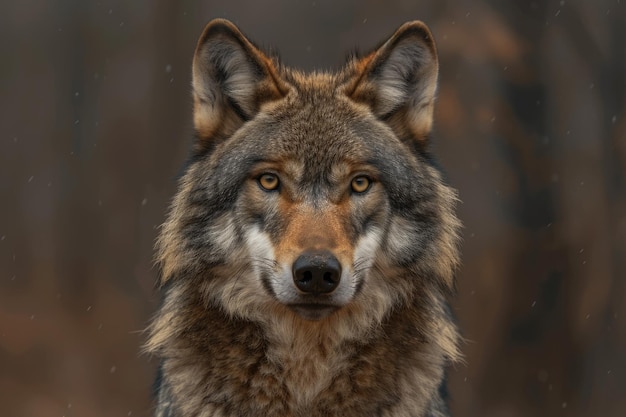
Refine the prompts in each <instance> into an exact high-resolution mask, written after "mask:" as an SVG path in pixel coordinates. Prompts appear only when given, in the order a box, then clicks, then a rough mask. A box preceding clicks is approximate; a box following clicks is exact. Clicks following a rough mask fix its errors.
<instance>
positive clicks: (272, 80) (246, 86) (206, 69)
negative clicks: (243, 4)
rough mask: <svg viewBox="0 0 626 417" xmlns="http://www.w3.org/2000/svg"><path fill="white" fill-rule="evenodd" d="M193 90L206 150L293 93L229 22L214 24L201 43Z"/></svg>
mask: <svg viewBox="0 0 626 417" xmlns="http://www.w3.org/2000/svg"><path fill="white" fill-rule="evenodd" d="M192 87H193V100H194V125H195V128H196V133H197V136H198V137H199V139H200V142H201V143H200V145H208V143H207V142H213V141H215V140H216V139H219V138H220V137H228V136H230V135H231V134H232V133H233V132H234V131H235V130H237V129H238V128H239V127H240V126H241V125H242V124H243V123H244V122H245V121H247V120H250V119H251V118H253V117H254V116H255V115H256V113H257V112H258V111H259V108H260V107H261V105H262V104H263V103H265V102H269V101H273V100H278V99H280V98H282V97H284V96H285V95H286V94H287V91H288V87H287V85H286V83H285V82H284V81H283V80H281V78H280V77H279V75H278V70H277V67H276V64H275V63H274V62H273V60H272V59H271V58H269V57H268V56H266V55H265V54H264V53H263V52H262V51H260V50H259V49H258V48H257V47H256V46H254V45H253V44H252V43H251V42H250V41H249V40H248V39H247V38H246V37H245V36H244V35H243V34H242V33H241V32H240V31H239V29H238V28H237V27H236V26H235V25H234V24H233V23H231V22H229V21H228V20H225V19H215V20H212V21H211V22H209V23H208V24H207V25H206V27H205V28H204V31H203V33H202V35H201V36H200V39H199V40H198V44H197V46H196V51H195V54H194V58H193V67H192Z"/></svg>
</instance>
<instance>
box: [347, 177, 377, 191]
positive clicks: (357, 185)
mask: <svg viewBox="0 0 626 417" xmlns="http://www.w3.org/2000/svg"><path fill="white" fill-rule="evenodd" d="M371 184H372V182H371V181H370V179H369V178H367V177H366V176H363V175H360V176H358V177H354V178H353V179H352V183H351V184H350V186H351V187H352V191H354V192H355V193H359V194H360V193H364V192H366V191H367V190H369V188H370V185H371Z"/></svg>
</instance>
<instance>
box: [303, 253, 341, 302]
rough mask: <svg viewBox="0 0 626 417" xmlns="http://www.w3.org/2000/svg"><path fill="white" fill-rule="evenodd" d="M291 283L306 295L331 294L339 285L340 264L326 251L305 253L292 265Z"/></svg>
mask: <svg viewBox="0 0 626 417" xmlns="http://www.w3.org/2000/svg"><path fill="white" fill-rule="evenodd" d="M292 272H293V281H294V283H295V284H296V287H297V288H298V289H299V290H300V291H302V292H304V293H307V294H312V295H318V294H328V293H331V292H333V291H334V290H335V288H337V286H338V285H339V280H340V279H341V264H340V263H339V261H338V260H337V258H335V256H334V255H333V254H332V253H330V252H328V251H307V252H304V253H303V254H302V255H300V256H299V257H298V259H296V261H295V262H294V263H293V269H292Z"/></svg>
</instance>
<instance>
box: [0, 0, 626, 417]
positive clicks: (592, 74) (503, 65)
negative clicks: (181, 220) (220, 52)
mask: <svg viewBox="0 0 626 417" xmlns="http://www.w3.org/2000/svg"><path fill="white" fill-rule="evenodd" d="M625 3H626V1H624V0H597V1H593V2H592V1H582V0H580V1H570V0H567V1H565V0H561V1H558V0H554V1H552V0H551V1H539V0H537V1H533V0H526V1H496V0H485V1H479V0H476V1H464V0H387V1H385V2H383V1H373V0H367V1H357V0H347V1H341V2H338V1H335V2H333V1H331V0H306V1H289V0H272V1H255V0H248V1H228V2H226V1H222V2H217V1H209V0H206V1H191V0H184V1H176V2H175V1H169V2H168V1H162V0H159V1H155V0H134V1H132V2H131V1H122V0H112V1H85V0H73V1H72V0H47V1H44V0H22V1H19V2H18V1H3V2H1V3H0V37H1V38H2V42H0V56H1V59H0V106H1V111H0V192H1V194H0V415H1V416H8V417H9V416H10V417H22V416H25V417H26V416H32V417H47V416H51V417H52V416H55V417H61V416H67V417H70V416H86V417H89V416H104V417H109V416H111V417H112V416H148V415H150V414H151V410H152V408H151V407H152V405H151V398H150V386H151V383H152V380H153V378H154V367H155V361H154V360H152V359H150V358H149V357H146V356H142V355H140V353H139V350H140V346H141V344H142V343H143V342H144V340H145V336H144V335H143V334H141V331H142V329H144V328H145V326H146V323H147V321H148V320H149V318H150V316H151V314H152V313H153V312H154V311H155V309H156V308H157V306H158V294H156V293H155V291H154V284H153V283H154V281H155V278H156V276H157V271H156V269H155V268H153V266H152V256H153V243H154V240H155V236H156V233H157V228H158V226H159V225H160V223H161V222H162V221H163V220H164V216H165V213H166V209H167V206H168V202H169V200H170V198H171V197H172V196H173V193H174V190H175V178H176V176H177V175H178V174H179V172H180V169H181V168H180V167H181V166H182V164H183V162H184V160H185V158H186V155H187V152H188V150H189V147H190V144H191V137H192V124H191V100H190V65H191V59H192V55H193V50H194V47H195V43H196V40H197V38H198V36H199V35H200V33H201V31H202V28H203V27H204V25H205V23H206V22H208V21H209V20H210V19H211V18H215V17H226V18H228V19H231V20H232V21H234V22H235V23H236V24H238V25H240V27H241V28H242V30H243V31H244V32H245V33H246V34H248V35H249V36H250V37H251V38H252V39H253V40H255V41H257V42H258V43H259V44H261V45H262V46H272V47H273V48H275V49H277V50H278V51H280V53H281V56H282V58H283V61H284V62H285V63H286V64H288V65H291V66H297V67H300V68H303V69H307V70H312V69H334V68H338V67H339V66H340V65H341V64H342V63H343V62H344V59H345V55H346V52H348V51H351V50H354V48H355V47H358V48H359V49H360V50H367V49H370V48H372V47H374V46H375V45H377V44H378V43H379V42H380V41H382V40H384V39H385V38H386V37H387V36H389V35H390V34H391V33H392V32H393V31H394V30H395V28H396V27H397V26H399V25H400V24H401V23H403V22H405V21H407V20H412V19H421V20H424V21H425V22H426V23H427V24H428V25H429V26H430V27H431V29H432V31H433V33H434V35H435V38H436V40H437V43H438V47H439V52H440V63H441V73H440V74H441V75H440V88H439V101H438V106H437V111H436V132H437V134H436V143H435V146H436V148H437V152H438V155H439V158H440V161H441V163H442V165H443V166H444V167H445V169H446V171H447V173H448V175H449V179H450V182H451V183H452V184H453V185H454V187H456V188H457V189H458V190H459V193H460V198H461V200H462V204H460V206H459V215H460V217H461V219H462V220H463V223H464V224H465V228H464V245H463V259H464V264H463V267H462V270H461V271H460V273H459V276H458V282H459V293H458V297H457V298H456V299H455V300H454V310H455V312H456V315H457V316H458V320H459V322H460V325H461V327H462V330H463V334H464V336H465V338H466V339H467V342H466V343H465V345H464V346H463V350H464V352H465V354H466V364H460V365H457V366H455V367H454V368H453V369H451V370H450V376H449V379H450V391H451V395H452V400H451V406H452V410H453V412H454V415H455V416H456V417H470V416H489V417H492V416H493V417H496V416H497V417H518V416H546V417H547V416H550V417H554V416H572V417H578V416H607V417H618V416H620V417H621V416H624V415H626V395H624V394H626V302H625V298H626V185H625V181H626V175H625V172H626V171H625V168H626V109H625V97H626V4H625Z"/></svg>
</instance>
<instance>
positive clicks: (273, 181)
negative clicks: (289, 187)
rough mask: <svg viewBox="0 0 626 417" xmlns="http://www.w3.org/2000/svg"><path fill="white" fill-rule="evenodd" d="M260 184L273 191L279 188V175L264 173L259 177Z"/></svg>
mask: <svg viewBox="0 0 626 417" xmlns="http://www.w3.org/2000/svg"><path fill="white" fill-rule="evenodd" d="M258 181H259V185H260V186H261V188H263V189H264V190H266V191H272V190H275V189H277V188H278V184H279V181H278V177H277V176H276V175H274V174H262V175H261V176H260V177H259V179H258Z"/></svg>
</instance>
